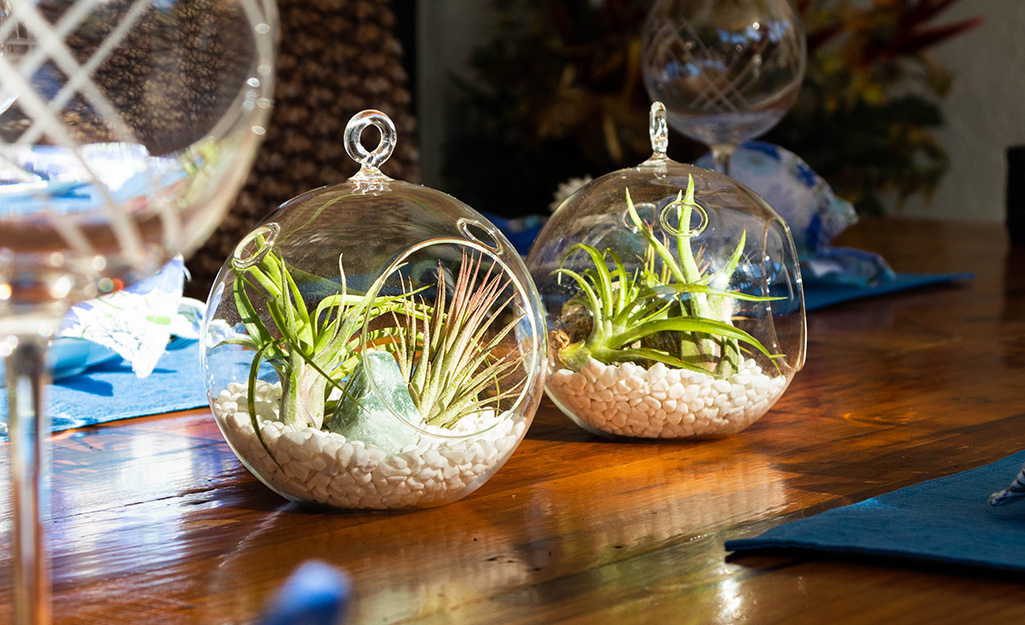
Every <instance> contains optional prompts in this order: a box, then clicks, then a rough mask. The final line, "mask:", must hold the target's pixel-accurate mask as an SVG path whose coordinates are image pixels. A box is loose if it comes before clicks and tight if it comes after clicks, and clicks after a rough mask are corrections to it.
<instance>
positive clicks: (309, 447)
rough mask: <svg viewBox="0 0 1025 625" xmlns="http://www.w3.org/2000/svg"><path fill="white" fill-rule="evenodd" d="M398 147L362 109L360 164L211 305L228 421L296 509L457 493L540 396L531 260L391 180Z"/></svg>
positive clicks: (454, 209)
mask: <svg viewBox="0 0 1025 625" xmlns="http://www.w3.org/2000/svg"><path fill="white" fill-rule="evenodd" d="M368 125H373V126H375V127H377V128H378V130H379V131H380V133H381V143H380V145H379V146H378V147H377V149H376V150H374V151H373V152H368V151H367V150H366V149H365V148H364V147H363V146H362V145H361V144H360V142H359V137H360V134H361V133H362V131H363V130H364V129H365V128H366V127H367V126H368ZM394 144H395V128H394V126H393V125H392V122H391V120H390V119H388V117H387V116H385V115H384V114H383V113H380V112H379V111H364V112H362V113H360V114H358V115H356V116H354V117H353V118H352V120H350V122H349V124H348V126H347V127H346V130H345V146H346V150H347V151H348V153H349V155H350V156H352V158H353V159H355V160H357V161H359V162H360V163H361V165H362V168H361V170H360V172H359V173H357V174H356V175H355V176H353V177H352V178H350V179H349V180H347V181H346V182H344V183H341V184H336V185H332V186H328V187H323V188H320V189H316V190H314V191H310V192H308V193H305V194H303V195H300V196H298V197H296V198H294V199H292V200H289V201H288V202H285V203H284V204H282V205H281V206H280V207H279V208H278V209H277V210H276V211H274V212H273V213H271V214H270V215H269V216H268V217H267V219H266V220H265V221H264V222H263V223H262V224H260V225H259V226H257V227H256V228H255V229H254V230H253V231H252V232H250V233H249V234H248V235H247V236H246V237H244V238H243V240H242V241H241V242H240V243H239V244H238V246H237V247H236V249H235V251H234V253H233V255H232V256H231V258H229V259H228V260H227V261H226V262H225V264H224V266H223V267H222V269H221V271H220V273H219V274H218V277H217V279H216V281H215V283H214V286H213V288H212V290H211V293H210V297H209V300H208V302H207V306H208V313H207V317H206V319H205V320H204V325H203V349H202V362H203V367H204V371H205V379H206V384H207V391H208V396H209V399H210V404H211V407H212V408H213V412H214V415H215V417H216V419H217V424H218V425H219V426H220V429H221V432H222V433H223V435H224V437H225V439H226V440H227V442H228V444H229V445H230V446H231V448H232V450H233V451H234V452H235V454H236V455H237V456H238V457H239V458H240V459H241V460H242V462H243V463H244V464H245V465H246V467H248V468H249V469H250V471H252V472H253V473H254V474H255V475H256V476H257V477H258V478H259V479H260V480H262V481H263V482H264V483H265V484H266V485H267V486H269V487H270V488H271V489H273V490H274V491H276V492H278V493H279V494H281V495H283V496H284V497H286V498H288V499H290V500H293V501H296V502H300V503H308V504H315V505H322V506H327V507H336V508H368V509H385V508H408V507H417V506H433V505H440V504H444V503H447V502H450V501H454V500H456V499H459V498H461V497H463V496H465V495H466V494H468V493H470V492H471V491H473V490H474V489H476V488H477V487H478V486H480V485H481V484H483V483H484V481H486V480H487V479H488V478H489V477H490V476H491V475H492V474H493V473H494V472H495V471H497V470H498V469H499V467H501V466H502V464H503V463H504V462H505V461H506V460H507V459H508V458H509V456H510V455H512V452H513V450H514V449H515V448H516V446H517V445H518V444H519V442H520V441H521V440H522V438H523V435H524V433H525V432H526V430H527V427H528V426H529V424H530V421H531V419H532V418H533V415H534V411H535V410H536V409H537V405H538V403H539V401H540V395H541V389H542V388H543V386H544V373H545V366H546V359H547V352H548V350H547V343H546V334H545V332H544V317H543V312H542V310H543V309H542V307H541V303H540V298H539V297H538V295H537V291H536V289H535V288H534V285H533V283H532V282H531V279H530V276H529V274H528V273H527V270H526V267H525V265H524V264H523V261H522V260H521V259H520V257H519V256H518V255H517V254H516V252H515V250H514V248H513V247H512V245H511V244H510V243H509V242H508V241H507V240H506V239H505V237H504V236H502V234H501V233H500V232H499V231H498V230H497V229H496V228H495V227H494V226H493V225H491V224H490V223H489V222H488V221H487V220H486V219H485V218H484V217H482V216H481V215H480V214H479V213H477V212H475V211H474V210H473V209H471V208H470V207H469V206H467V205H465V204H463V203H462V202H460V201H458V200H456V199H455V198H453V197H451V196H448V195H446V194H444V193H441V192H439V191H435V190H432V189H428V188H425V187H422V186H418V185H413V184H409V183H406V182H402V181H398V180H393V179H391V178H389V177H387V176H385V175H384V174H382V173H381V172H380V171H379V169H378V167H379V166H380V165H381V163H383V162H384V161H385V160H386V159H387V158H388V156H389V155H390V154H391V151H392V149H393V147H394Z"/></svg>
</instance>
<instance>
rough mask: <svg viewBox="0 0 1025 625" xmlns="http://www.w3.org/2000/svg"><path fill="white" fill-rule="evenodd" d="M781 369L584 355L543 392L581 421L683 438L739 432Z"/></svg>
mask: <svg viewBox="0 0 1025 625" xmlns="http://www.w3.org/2000/svg"><path fill="white" fill-rule="evenodd" d="M785 388H786V378H785V376H782V375H779V376H776V377H769V376H768V375H766V374H765V373H763V372H762V370H761V368H760V367H759V366H758V363H756V362H755V361H754V360H752V359H750V358H748V359H745V360H744V361H743V362H742V363H741V365H740V368H739V370H738V371H737V372H736V373H734V374H733V375H732V376H731V377H730V378H729V379H722V380H719V379H716V378H714V377H712V376H711V375H708V374H705V373H699V372H695V371H688V370H686V369H674V368H671V367H667V366H665V365H663V364H662V363H655V364H654V365H653V366H652V367H651V368H649V369H645V368H644V367H642V366H639V365H636V364H634V363H630V362H627V363H623V364H620V365H605V364H603V363H601V362H598V361H597V360H594V359H591V361H590V362H588V363H587V364H586V365H584V367H583V368H582V369H581V370H580V371H572V370H570V369H557V370H555V371H554V372H553V373H552V374H551V375H549V376H548V385H547V389H546V390H547V391H548V394H549V396H550V397H551V398H552V399H553V400H555V402H556V403H557V404H559V405H560V407H561V408H563V410H566V411H568V412H571V413H572V414H573V415H574V416H575V417H576V418H577V419H578V420H580V421H582V422H583V423H582V424H581V425H585V427H586V426H587V425H589V426H591V427H592V428H594V429H596V430H598V431H599V432H604V433H607V434H614V435H617V436H629V437H638V438H684V437H690V436H715V435H721V434H731V433H733V432H738V431H740V430H742V429H744V428H746V427H747V426H749V425H751V424H752V423H754V422H755V421H756V420H757V419H758V418H759V417H761V416H762V415H763V414H765V412H766V411H767V410H768V409H769V408H770V407H771V406H772V404H773V403H775V401H776V400H777V399H778V398H779V396H780V395H782V394H783V390H784V389H785Z"/></svg>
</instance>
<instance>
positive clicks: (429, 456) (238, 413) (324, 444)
mask: <svg viewBox="0 0 1025 625" xmlns="http://www.w3.org/2000/svg"><path fill="white" fill-rule="evenodd" d="M257 384H258V386H257V391H256V413H257V419H258V420H259V422H260V431H261V433H262V435H263V440H264V442H266V443H267V447H268V448H269V449H270V450H271V452H272V453H273V454H274V459H276V460H277V464H276V463H275V462H274V460H272V459H271V458H270V456H268V455H267V452H266V450H265V449H264V448H263V446H262V445H261V444H260V441H259V439H258V438H257V436H256V433H255V431H254V430H253V425H252V420H251V419H250V417H249V414H248V413H247V412H246V386H245V385H243V384H234V383H233V384H229V385H228V389H227V390H223V391H221V393H220V394H219V395H218V397H217V399H216V400H215V401H214V414H215V415H216V416H217V419H218V421H219V422H220V423H221V424H222V428H221V429H222V431H223V433H224V436H225V438H226V439H227V440H228V442H229V443H230V444H231V447H232V448H233V449H234V450H235V452H236V453H237V454H238V455H239V456H240V457H241V458H242V459H243V460H245V462H246V464H247V465H249V468H250V469H251V470H252V471H253V472H254V473H255V474H257V476H258V477H260V478H261V479H262V480H263V481H264V482H266V483H267V484H268V485H269V486H271V488H273V489H274V490H276V491H278V492H279V493H281V494H282V495H284V496H286V497H288V498H290V499H293V500H301V501H308V502H316V503H319V504H325V505H329V506H334V507H337V508H350V509H355V508H359V509H375V510H382V509H392V508H409V507H414V506H430V505H440V504H443V503H447V502H449V501H453V500H455V499H458V498H459V497H461V496H463V495H464V494H466V493H469V492H470V491H471V490H473V489H474V488H476V487H477V486H479V485H480V484H481V483H483V482H484V480H486V479H487V478H488V477H490V475H491V474H492V473H493V472H494V471H495V470H497V469H498V468H499V467H500V466H501V465H502V463H504V462H505V460H506V459H507V458H508V457H509V456H510V455H512V451H513V450H514V449H515V448H516V445H517V443H518V442H519V440H520V439H521V438H523V434H524V432H525V431H526V422H525V419H523V418H517V417H509V418H503V419H499V418H497V417H496V416H495V413H494V410H491V409H490V408H489V409H487V410H483V411H481V412H480V413H479V414H478V415H476V416H473V415H471V416H467V417H464V418H463V419H462V420H461V421H460V422H459V424H458V425H457V426H456V428H455V429H453V430H443V429H441V428H436V427H433V426H427V427H426V428H425V429H426V430H427V431H432V430H434V431H437V432H439V433H448V434H449V435H452V434H456V435H459V434H472V433H474V432H481V433H480V434H479V435H476V436H470V437H468V438H462V439H451V438H448V439H444V438H436V437H433V436H427V435H421V436H420V440H419V443H418V444H415V445H409V446H407V447H405V448H403V449H402V451H401V452H400V453H397V454H394V455H391V456H387V455H386V454H385V453H384V452H383V451H381V450H380V449H377V448H376V447H373V446H368V445H365V444H364V443H363V442H362V441H358V440H353V441H347V440H346V439H345V437H344V436H342V435H341V434H336V433H334V432H325V431H323V430H318V429H314V428H311V427H295V426H291V425H285V424H284V423H281V422H280V421H278V407H279V405H280V399H281V385H280V384H273V385H271V384H269V383H267V382H262V381H258V382H257ZM489 427H490V429H487V430H486V431H483V432H482V430H485V428H489ZM279 464H280V466H279Z"/></svg>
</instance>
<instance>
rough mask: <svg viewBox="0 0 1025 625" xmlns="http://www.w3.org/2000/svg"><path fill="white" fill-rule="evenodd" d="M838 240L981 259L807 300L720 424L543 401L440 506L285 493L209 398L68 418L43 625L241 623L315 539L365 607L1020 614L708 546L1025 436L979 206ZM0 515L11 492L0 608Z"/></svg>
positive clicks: (918, 261) (906, 617)
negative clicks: (778, 373)
mask: <svg viewBox="0 0 1025 625" xmlns="http://www.w3.org/2000/svg"><path fill="white" fill-rule="evenodd" d="M842 242H843V243H845V244H848V245H853V246H857V247H861V248H864V249H871V250H875V251H879V252H882V253H883V254H884V255H885V256H886V257H887V258H888V259H889V260H890V261H891V263H892V264H893V265H894V266H895V267H896V268H897V269H898V270H903V271H930V272H933V271H943V272H952V271H957V272H960V271H972V272H975V274H976V275H975V278H974V279H973V280H971V281H968V282H961V283H954V284H947V285H942V286H936V287H929V288H924V289H920V290H915V291H908V292H904V293H899V294H895V295H890V296H884V297H879V298H875V299H867V300H861V301H858V302H853V303H848V304H843V305H840V306H836V307H834V308H831V309H825V310H821V311H816V312H812V313H810V314H809V317H808V330H809V344H808V360H807V364H806V366H805V368H804V370H803V371H801V372H800V373H799V374H798V375H797V377H796V378H795V380H794V382H793V384H792V385H791V387H790V389H789V390H788V391H787V393H786V395H785V396H784V397H783V399H782V400H781V401H780V402H779V403H778V404H777V406H776V407H775V408H774V409H773V410H772V411H771V412H770V413H769V414H768V415H766V416H765V417H763V418H762V419H761V420H760V421H758V422H757V423H755V424H754V425H753V426H751V427H750V428H749V429H747V430H745V431H743V432H741V433H740V434H738V435H735V436H731V437H727V438H721V439H717V440H707V441H693V442H663V443H629V444H628V443H621V442H610V441H607V440H603V439H599V438H596V437H593V436H590V435H588V434H586V433H585V432H583V431H582V430H580V429H578V428H576V427H575V426H574V425H573V424H572V423H570V422H569V420H568V419H566V418H565V417H563V416H562V415H561V414H559V413H558V412H557V411H556V410H555V409H554V408H553V407H552V406H551V405H550V404H547V403H546V404H545V405H544V406H543V407H542V409H541V411H540V412H539V413H538V415H537V417H536V419H535V421H534V424H533V426H532V427H531V429H530V431H529V433H528V435H527V439H526V440H525V441H524V442H523V444H522V445H521V446H520V447H519V449H518V450H517V451H516V453H515V455H514V456H513V457H512V459H511V460H510V461H509V462H508V464H507V465H506V466H505V467H504V468H503V469H502V470H501V471H499V472H498V473H497V474H496V475H495V477H494V478H492V479H491V480H490V481H489V482H488V483H486V484H485V485H484V486H483V487H481V488H480V489H479V490H478V491H476V492H475V493H473V494H471V495H470V496H468V497H467V498H465V499H464V500H462V501H460V502H457V503H454V504H451V505H448V506H445V507H442V508H436V509H429V510H420V511H413V512H396V513H360V512H352V513H338V514H325V513H317V512H310V511H306V510H303V509H300V508H298V507H296V506H294V505H292V504H289V503H287V502H285V501H284V500H282V499H280V498H279V497H278V496H276V495H275V494H274V493H272V492H271V491H269V490H268V489H266V488H265V487H263V486H262V485H261V484H260V483H259V482H257V481H256V480H255V479H254V478H253V477H251V476H250V475H249V474H248V473H247V471H246V470H245V469H244V468H243V467H242V466H241V465H240V463H239V462H238V461H237V460H236V459H235V457H234V456H233V455H232V453H231V452H230V450H229V449H228V447H227V445H226V444H225V443H224V442H223V439H222V438H221V436H220V433H219V432H218V430H217V428H216V426H215V425H214V423H213V420H212V417H211V416H210V413H209V411H207V410H197V411H191V412H187V413H181V414H176V415H169V416H163V417H151V418H145V419H135V420H131V421H126V422H121V423H117V424H110V425H107V426H102V427H92V428H85V429H81V430H77V431H72V432H65V433H62V434H60V435H58V436H56V437H55V440H54V449H53V461H54V465H55V474H54V478H53V483H54V487H53V505H52V520H51V522H50V523H49V528H50V540H51V543H52V551H53V562H54V569H55V570H54V580H55V589H54V600H55V617H56V622H57V623H60V624H68V625H70V624H79V623H82V624H85V623H111V624H132V625H139V624H145V625H160V624H166V623H204V624H215V623H216V624H220V623H250V622H252V620H253V618H254V616H255V615H256V614H258V613H259V611H260V609H261V606H262V604H263V602H264V601H265V600H266V599H267V597H268V596H269V594H270V593H272V592H273V590H274V589H275V588H277V587H278V586H279V585H280V584H281V582H282V580H284V579H285V578H286V577H287V576H288V574H289V572H290V571H292V570H293V569H294V568H295V567H296V566H297V565H298V564H300V563H301V562H303V561H305V560H307V559H309V558H320V559H323V560H326V561H328V562H330V563H333V564H335V565H337V566H339V567H341V568H343V569H345V570H346V571H347V572H348V573H349V575H350V576H351V577H352V580H353V584H354V588H355V593H356V599H355V602H354V605H353V606H352V610H351V612H350V621H349V622H351V623H360V624H364V623H366V624H383V623H418V624H419V623H424V624H427V623H432V624H433V623H438V624H441V623H495V624H503V625H505V624H520V623H581V624H583V623H588V624H590V623H657V622H666V623H844V624H846V623H887V624H895V623H897V624H906V623H952V624H958V625H960V624H964V623H984V622H992V623H1023V622H1025V576H1015V575H1010V574H996V573H980V572H978V571H973V570H968V569H952V568H944V567H940V566H936V565H913V564H908V563H903V562H895V561H883V560H851V559H843V558H827V557H819V558H799V557H787V556H778V555H771V556H770V555H757V556H754V555H752V556H744V557H732V556H728V555H727V554H726V553H725V551H724V550H723V542H724V541H725V540H728V539H731V538H738V537H748V536H754V535H756V534H758V533H760V532H761V531H764V530H766V529H768V528H770V527H772V526H774V525H777V524H779V523H782V522H784V521H787V520H791V519H796V518H800V517H804V516H807V515H810V514H814V513H816V512H820V511H823V510H826V509H829V508H833V507H836V506H840V505H844V504H848V503H852V502H856V501H859V500H862V499H865V498H868V497H871V496H874V495H878V494H881V493H884V492H888V491H891V490H893V489H895V488H899V487H902V486H907V485H909V484H913V483H916V482H920V481H922V480H925V479H929V478H935V477H940V476H943V475H947V474H950V473H953V472H956V471H961V470H964V469H968V468H971V467H975V466H979V465H982V464H986V463H989V462H993V461H995V460H998V459H1000V458H1002V457H1004V456H1007V455H1009V454H1011V453H1014V452H1016V451H1019V450H1021V449H1023V448H1025V403H1023V401H1022V396H1023V394H1025V393H1023V391H1025V249H1011V248H1009V246H1008V244H1007V241H1006V236H1005V234H1004V232H1003V229H1002V228H1000V227H999V226H996V225H978V224H941V223H931V222H924V221H912V220H900V219H889V220H884V221H872V222H866V223H862V224H859V225H858V226H856V227H855V228H854V229H852V230H851V231H849V232H847V233H845V235H844V237H843V239H842ZM0 454H3V455H2V456H0V457H2V465H0V473H3V475H2V476H0V483H6V480H7V477H6V471H7V460H6V446H3V447H0ZM1011 477H1012V476H1008V480H1010V479H1011ZM1017 505H1019V506H1023V509H1022V513H1023V516H1022V522H1023V523H1025V504H1017ZM9 527H10V512H9V507H8V508H5V509H4V510H3V512H2V514H0V528H2V529H3V530H4V536H3V538H2V539H0V540H2V541H3V542H2V543H0V623H6V622H8V621H9V612H10V606H9V604H8V602H9V597H10V590H11V588H10V573H9V564H10V562H9V554H10V545H9V542H8V540H9V539H8V537H7V536H6V532H7V531H9ZM1022 548H1023V549H1025V545H1023V546H1022Z"/></svg>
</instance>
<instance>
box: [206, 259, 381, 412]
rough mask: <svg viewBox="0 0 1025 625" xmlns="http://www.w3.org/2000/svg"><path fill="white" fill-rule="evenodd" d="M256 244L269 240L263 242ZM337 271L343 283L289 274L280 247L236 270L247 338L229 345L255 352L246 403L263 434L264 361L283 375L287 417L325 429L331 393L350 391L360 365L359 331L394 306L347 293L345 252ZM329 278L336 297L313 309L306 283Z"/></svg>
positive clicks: (320, 282)
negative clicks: (259, 417) (259, 392)
mask: <svg viewBox="0 0 1025 625" xmlns="http://www.w3.org/2000/svg"><path fill="white" fill-rule="evenodd" d="M257 243H261V244H262V243H263V242H262V241H260V240H258V241H257ZM338 272H339V276H340V277H341V283H340V285H336V284H334V283H331V282H329V281H327V280H324V279H323V278H320V277H317V276H311V275H309V274H300V273H299V272H296V271H294V270H293V271H290V270H289V268H288V266H287V265H286V263H285V261H284V259H283V258H282V257H281V255H280V254H279V253H278V252H277V250H275V249H273V248H272V249H270V250H269V251H268V252H267V253H266V254H264V256H263V258H262V259H261V260H260V261H259V263H257V264H255V265H253V266H251V267H247V268H244V269H239V268H236V269H235V280H234V286H233V291H234V298H235V305H236V308H237V309H238V312H239V314H240V315H241V317H242V323H243V324H244V325H245V327H246V330H247V331H248V336H247V337H245V338H240V339H231V340H229V341H226V342H227V343H230V344H236V345H241V346H243V347H246V348H249V349H252V350H254V351H255V356H254V357H253V360H252V363H251V364H250V370H249V393H248V398H247V403H248V410H249V414H250V417H251V418H252V419H253V427H254V428H255V429H256V431H257V432H259V431H260V428H259V427H258V424H257V423H256V412H255V408H254V402H255V397H254V393H255V388H256V379H257V377H258V374H259V370H260V365H261V364H262V363H264V362H266V363H268V364H269V365H271V366H272V367H273V368H274V370H275V371H276V372H277V374H278V378H279V379H280V380H281V385H282V401H281V409H280V416H281V421H282V422H284V423H286V424H301V425H308V426H312V427H315V428H320V427H321V425H322V424H323V421H324V414H325V410H327V409H328V405H327V396H328V394H329V393H330V392H331V391H332V390H333V389H338V390H339V391H341V390H343V387H342V381H343V380H344V379H345V378H346V376H348V374H349V373H350V372H351V371H352V370H353V369H354V368H355V367H356V365H357V364H358V362H359V354H358V348H359V342H360V338H359V336H358V335H357V331H358V330H359V329H361V328H362V325H363V320H364V319H365V317H366V316H367V315H377V314H382V313H384V312H385V311H386V310H387V307H388V306H389V305H394V301H393V300H392V299H389V298H371V297H368V296H366V295H360V294H353V293H350V292H348V289H347V285H346V280H345V270H344V268H343V266H342V259H341V257H339V259H338ZM296 275H298V276H299V279H298V280H297V279H296V277H295V276H296ZM325 283H326V284H328V285H329V286H330V287H331V289H332V291H334V294H332V295H328V296H327V297H324V298H323V299H322V300H321V301H320V302H319V303H318V304H317V306H316V308H315V309H313V310H310V309H309V308H308V307H307V305H306V303H305V301H304V299H303V295H302V290H301V286H308V287H316V288H320V287H323V286H324V284H325ZM250 291H253V292H255V293H259V294H260V295H261V296H262V298H263V299H264V301H265V305H266V308H267V312H268V313H270V318H271V320H272V322H273V327H268V326H267V325H266V324H265V323H264V322H263V320H262V319H261V318H260V315H259V314H258V312H257V310H256V307H255V306H254V304H253V298H252V297H251V295H250Z"/></svg>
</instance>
